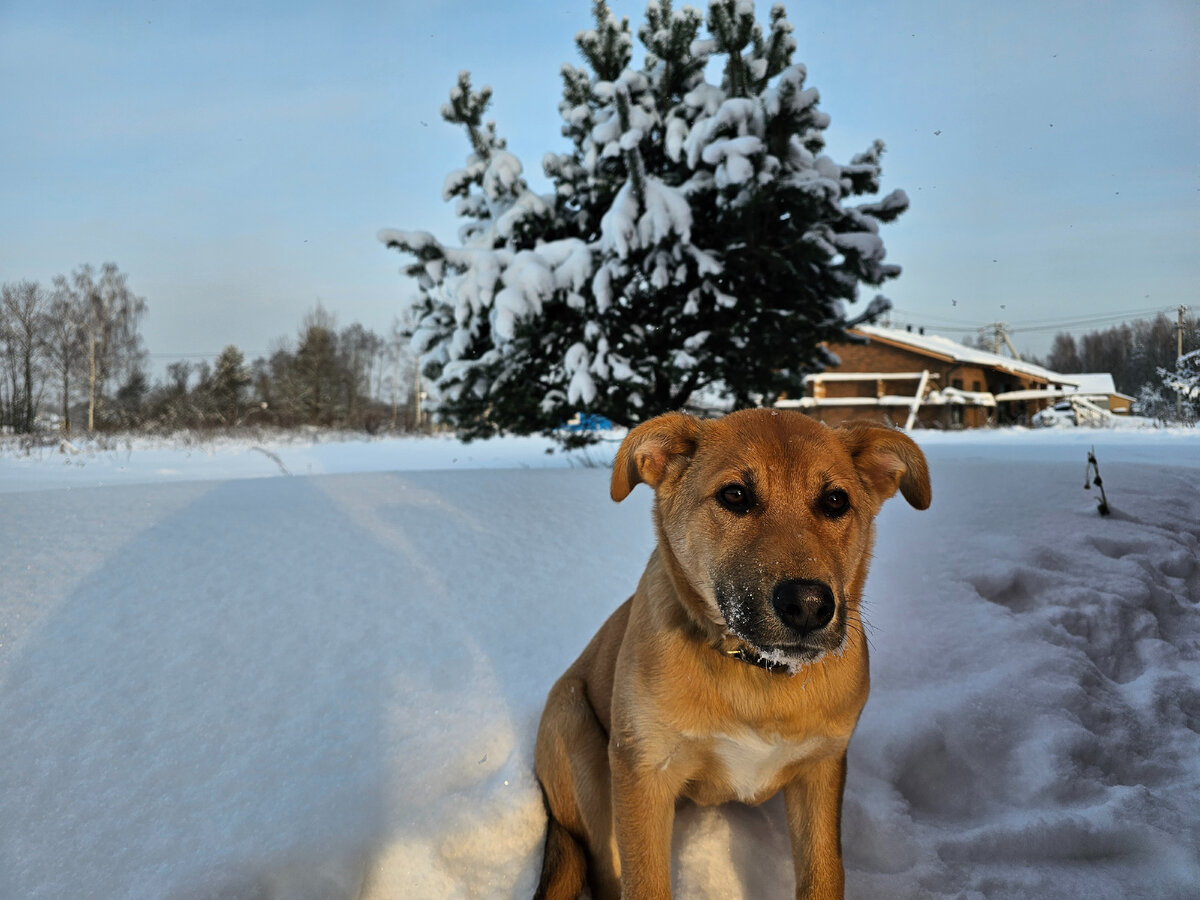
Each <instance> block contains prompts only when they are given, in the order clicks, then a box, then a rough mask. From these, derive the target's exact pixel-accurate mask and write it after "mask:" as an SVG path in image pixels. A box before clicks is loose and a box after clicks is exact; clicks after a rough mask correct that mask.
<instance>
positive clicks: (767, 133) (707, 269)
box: [380, 0, 908, 436]
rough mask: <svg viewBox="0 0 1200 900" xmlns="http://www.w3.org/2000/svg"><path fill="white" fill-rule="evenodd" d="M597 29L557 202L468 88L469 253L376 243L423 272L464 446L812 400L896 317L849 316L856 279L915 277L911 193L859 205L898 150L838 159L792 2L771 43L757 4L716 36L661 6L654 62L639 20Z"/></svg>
mask: <svg viewBox="0 0 1200 900" xmlns="http://www.w3.org/2000/svg"><path fill="white" fill-rule="evenodd" d="M594 17H595V27H594V28H592V29H589V30H586V31H583V32H580V34H579V35H578V36H577V37H576V44H577V46H578V49H579V51H580V53H581V55H582V56H583V60H584V62H585V64H586V68H578V67H574V66H570V65H566V66H564V67H563V72H562V75H563V84H564V89H563V100H562V102H561V103H560V104H559V111H560V113H561V115H562V118H563V126H562V133H563V135H564V136H565V137H566V138H568V139H569V141H570V147H569V149H568V150H567V151H566V152H564V153H559V154H553V153H552V154H547V155H546V157H545V158H544V160H543V169H544V171H545V174H546V176H547V177H548V178H549V179H550V180H551V182H552V184H553V191H552V192H551V193H549V194H547V195H546V196H538V195H536V194H535V193H533V192H532V191H531V190H530V189H529V187H528V185H527V184H526V183H525V181H524V180H523V178H522V177H521V172H522V169H521V166H520V163H519V162H518V161H517V160H516V159H515V158H514V157H513V156H512V155H511V154H510V153H508V151H507V150H505V149H504V143H503V142H502V141H501V140H499V139H498V138H497V137H496V134H495V128H494V126H493V125H492V124H491V123H487V124H484V123H483V114H484V112H485V110H486V107H487V104H488V100H489V97H490V94H489V92H488V91H487V89H484V90H483V91H480V92H478V93H476V92H473V91H472V90H471V87H470V81H469V78H468V76H467V75H466V74H465V73H464V74H463V75H462V76H460V79H459V83H458V86H457V87H456V88H455V89H454V91H453V92H452V94H451V102H450V104H448V105H447V106H446V107H443V110H442V114H443V117H444V118H446V119H447V121H450V122H452V123H456V124H460V125H463V126H464V127H465V128H466V130H467V133H468V136H469V137H470V139H471V144H472V150H473V152H472V154H471V156H470V157H469V158H468V160H467V165H466V167H465V168H463V169H460V170H457V171H456V172H453V173H451V175H450V176H449V177H448V178H447V180H446V186H445V190H444V195H445V197H446V198H447V199H449V198H451V197H456V198H458V206H457V211H458V213H459V214H460V215H461V216H463V217H464V218H465V219H466V223H465V224H464V226H463V227H462V229H461V231H460V236H459V237H460V240H461V241H462V246H461V247H455V248H451V247H446V246H444V245H442V244H441V243H439V242H438V241H437V240H436V239H435V238H434V237H433V236H432V235H429V234H427V233H425V232H398V231H390V230H389V231H383V232H381V233H380V237H381V239H382V240H383V241H384V242H385V243H386V244H387V245H388V246H391V247H394V248H396V249H399V250H401V251H403V252H406V253H408V254H411V255H412V256H415V257H416V262H415V263H414V264H412V265H410V266H409V267H408V268H407V269H406V272H407V273H408V274H410V275H413V276H414V277H416V278H417V280H418V283H419V285H420V288H421V290H420V297H419V299H418V301H417V303H416V305H415V306H414V309H413V311H412V319H411V328H410V332H411V334H412V341H413V346H414V349H415V350H416V351H417V352H418V353H420V354H422V355H423V358H424V359H425V360H426V366H425V369H426V374H427V375H429V376H430V377H431V378H433V379H434V383H435V384H436V386H437V389H438V391H439V394H440V396H441V397H442V409H443V412H444V414H446V415H447V417H448V418H449V419H451V420H452V421H453V422H455V423H456V424H457V425H458V427H459V428H460V431H462V432H463V433H465V434H466V435H468V436H483V435H487V434H492V433H497V432H501V431H512V432H518V433H528V432H532V431H538V430H545V431H550V430H553V429H554V428H556V427H557V426H558V424H559V423H561V422H562V421H564V420H565V419H567V418H569V417H570V416H571V415H572V414H573V413H574V412H575V411H576V410H580V409H586V410H588V411H590V412H593V413H599V414H601V415H604V416H607V417H608V418H610V419H612V420H613V421H614V422H617V423H619V424H623V425H633V424H635V423H637V422H639V421H641V420H643V419H645V418H648V417H650V416H653V415H656V414H658V413H661V412H664V411H667V410H670V409H677V408H680V407H682V406H684V405H685V404H686V403H687V402H688V399H689V397H691V396H692V395H693V394H694V393H695V392H696V391H697V390H700V389H702V388H706V387H719V388H720V389H723V390H725V391H727V392H728V393H729V394H730V395H731V396H732V397H733V399H734V402H735V403H736V404H738V405H746V404H749V403H753V402H772V401H773V400H774V399H775V398H777V397H778V396H780V395H781V394H782V393H784V392H787V393H789V394H791V395H793V396H798V395H800V394H801V393H802V392H803V376H804V375H805V374H807V373H809V372H814V371H819V370H821V369H822V368H824V366H826V365H827V364H829V363H830V362H831V359H830V356H829V354H828V353H827V352H826V351H825V350H824V348H823V346H822V342H825V341H839V340H845V339H846V333H845V329H846V328H848V327H849V326H851V325H853V324H855V323H856V322H859V321H864V320H867V321H869V320H872V319H873V318H874V317H876V316H878V315H879V314H880V313H882V312H883V311H884V310H886V309H887V308H888V306H889V304H888V302H887V301H886V300H885V299H883V298H882V297H876V298H875V299H874V300H873V301H871V303H870V304H869V305H868V306H867V308H866V309H865V311H864V312H863V313H862V314H861V315H860V316H858V317H857V318H853V319H852V318H851V317H850V316H849V314H848V312H847V308H846V304H847V303H848V302H852V301H854V300H856V299H857V296H858V291H859V285H860V284H866V285H871V286H878V285H880V284H882V283H883V282H884V281H885V280H887V279H889V278H893V277H895V276H896V275H898V274H899V271H900V270H899V268H898V267H897V266H894V265H889V264H887V263H885V262H884V246H883V242H882V241H881V239H880V237H879V226H880V225H881V224H882V223H886V222H890V221H892V220H893V219H895V218H896V217H897V216H898V215H899V214H900V213H902V212H903V211H904V210H905V209H906V208H907V206H908V198H907V197H906V196H905V194H904V192H903V191H893V192H892V193H891V194H889V195H887V196H886V197H883V198H882V199H879V200H875V201H873V202H862V203H858V204H857V205H854V204H851V203H848V202H847V201H849V200H850V199H851V198H854V197H860V196H863V195H872V194H877V193H878V191H879V182H880V176H881V169H880V156H881V154H882V152H883V145H882V143H879V142H876V143H875V144H873V145H872V146H871V147H870V148H868V149H867V151H866V152H864V153H862V154H860V155H858V156H856V157H854V158H853V159H852V160H851V161H850V163H849V164H848V165H839V164H838V163H835V162H834V161H833V160H832V159H830V158H829V157H828V156H827V155H825V154H824V152H823V151H824V146H825V142H824V136H823V132H824V131H825V129H826V128H827V127H828V125H829V117H828V116H827V115H825V114H824V113H823V112H821V111H820V110H819V109H818V108H817V103H818V94H817V91H816V90H815V89H813V88H809V87H806V86H805V80H806V71H805V68H804V66H803V65H801V64H798V63H793V62H792V54H793V52H794V50H795V42H794V40H793V39H792V36H791V31H792V28H791V25H790V24H789V23H788V21H787V19H786V14H785V12H784V9H783V7H782V6H775V7H774V8H773V9H772V11H771V16H770V24H769V26H768V28H767V29H766V30H765V31H764V29H763V27H762V26H761V25H760V24H759V23H758V22H757V21H756V19H755V15H754V8H753V4H752V3H750V2H748V0H713V2H711V3H710V5H709V10H708V16H707V22H705V21H704V20H703V19H702V17H701V15H700V13H698V12H697V11H695V10H694V9H692V8H690V7H685V8H683V9H679V10H675V9H673V8H672V5H671V3H670V0H651V2H650V4H649V6H648V8H647V11H646V23H645V24H644V25H643V26H642V27H641V28H640V29H639V31H638V37H639V39H640V40H641V42H642V45H643V46H644V47H645V57H644V60H643V63H642V65H641V67H640V68H633V67H632V65H631V60H632V56H633V39H632V35H631V32H630V28H629V23H628V20H620V21H618V20H617V19H616V18H615V17H614V16H613V15H612V13H611V12H610V11H609V9H608V7H607V5H606V4H605V3H604V2H603V0H596V2H595V5H594ZM705 26H707V34H702V29H704V28H705ZM712 59H716V60H717V61H718V63H723V74H722V77H721V81H720V84H711V83H709V82H708V81H706V77H705V73H706V71H707V70H708V68H709V63H710V60H712Z"/></svg>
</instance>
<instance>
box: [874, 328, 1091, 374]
mask: <svg viewBox="0 0 1200 900" xmlns="http://www.w3.org/2000/svg"><path fill="white" fill-rule="evenodd" d="M850 330H851V331H853V332H856V333H858V334H861V335H862V336H863V337H866V338H870V339H872V340H879V341H884V342H887V343H891V344H898V345H900V346H902V347H904V348H906V349H908V350H913V351H915V352H917V353H921V354H923V355H925V356H936V357H938V358H940V359H947V360H953V361H954V362H960V363H970V364H972V365H977V366H986V367H987V368H991V369H1000V370H1001V371H1004V372H1012V373H1014V374H1018V375H1028V376H1030V377H1033V378H1040V379H1042V380H1043V381H1048V382H1054V383H1055V384H1069V385H1074V384H1076V382H1077V381H1078V379H1079V376H1077V375H1060V374H1059V373H1058V372H1052V371H1050V370H1049V369H1044V368H1042V367H1041V366H1036V365H1034V364H1033V363H1027V362H1024V361H1023V360H1019V359H1011V358H1009V357H1007V356H1000V355H999V354H998V353H989V352H988V351H987V350H977V349H975V348H974V347H968V346H966V345H964V344H960V343H958V342H957V341H952V340H950V338H945V337H941V336H940V335H936V334H917V333H915V332H912V331H905V330H901V329H899V328H881V327H879V326H878V325H856V326H855V327H854V328H852V329H850Z"/></svg>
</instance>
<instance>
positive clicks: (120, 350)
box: [71, 263, 146, 431]
mask: <svg viewBox="0 0 1200 900" xmlns="http://www.w3.org/2000/svg"><path fill="white" fill-rule="evenodd" d="M71 277H72V288H73V298H74V301H75V302H76V303H78V304H80V306H81V307H82V310H83V313H84V316H83V325H84V338H85V341H86V345H87V360H88V431H94V430H95V428H96V420H97V417H98V416H99V414H100V412H101V407H102V405H103V402H104V397H105V387H106V386H107V385H108V384H109V383H110V382H112V381H119V380H120V379H121V376H122V375H129V374H132V372H133V370H134V369H135V368H137V366H138V365H139V364H140V362H141V357H142V355H143V353H142V349H141V341H142V339H141V334H140V333H139V332H138V321H139V320H140V319H141V317H142V315H143V313H145V311H146V301H145V299H144V298H142V297H138V296H137V295H135V294H134V293H133V292H132V291H131V290H130V289H129V285H128V283H127V276H126V275H125V274H124V273H123V272H121V271H120V270H119V269H118V268H117V266H116V264H115V263H105V264H104V265H103V266H101V267H100V277H99V280H97V279H96V277H95V273H94V272H93V270H92V267H91V266H90V265H86V264H85V265H82V266H80V267H79V268H78V269H76V270H75V271H74V272H73V273H72V276H71Z"/></svg>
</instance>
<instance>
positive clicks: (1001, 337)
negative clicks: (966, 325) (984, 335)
mask: <svg viewBox="0 0 1200 900" xmlns="http://www.w3.org/2000/svg"><path fill="white" fill-rule="evenodd" d="M1001 344H1003V345H1004V346H1005V347H1007V348H1008V352H1009V353H1011V354H1012V357H1013V359H1015V360H1020V358H1021V354H1019V353H1018V352H1017V348H1016V347H1014V346H1013V342H1012V341H1011V340H1010V339H1009V337H1008V326H1007V325H1005V324H1004V323H1003V322H993V323H992V352H993V353H995V354H996V355H997V356H999V355H1000V345H1001Z"/></svg>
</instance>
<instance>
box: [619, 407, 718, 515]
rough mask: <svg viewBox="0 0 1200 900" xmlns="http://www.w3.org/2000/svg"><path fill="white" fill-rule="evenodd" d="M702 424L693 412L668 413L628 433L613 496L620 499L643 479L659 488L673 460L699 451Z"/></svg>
mask: <svg viewBox="0 0 1200 900" xmlns="http://www.w3.org/2000/svg"><path fill="white" fill-rule="evenodd" d="M700 428H701V425H700V420H699V419H697V418H695V417H694V416H689V415H687V414H686V413H666V414H665V415H661V416H657V417H655V418H653V419H650V420H649V421H646V422H643V423H642V424H641V425H639V426H637V427H636V428H635V429H633V431H631V432H629V434H627V435H625V440H623V441H622V442H621V448H620V449H619V450H618V451H617V458H616V461H615V462H614V463H613V474H612V487H611V489H610V493H611V494H612V498H613V499H614V500H616V501H617V502H618V503H619V502H620V501H622V500H624V499H625V498H626V497H628V496H629V492H630V491H632V490H633V489H634V487H635V486H636V485H637V484H639V483H641V482H643V481H644V482H645V483H646V484H648V485H650V487H652V488H657V487H658V486H659V485H660V484H662V483H663V480H664V479H665V478H666V476H667V474H668V472H669V470H670V468H671V464H672V463H673V462H675V461H676V460H678V459H680V458H683V457H691V455H692V454H693V453H695V452H696V446H697V444H698V443H699V440H700Z"/></svg>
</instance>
